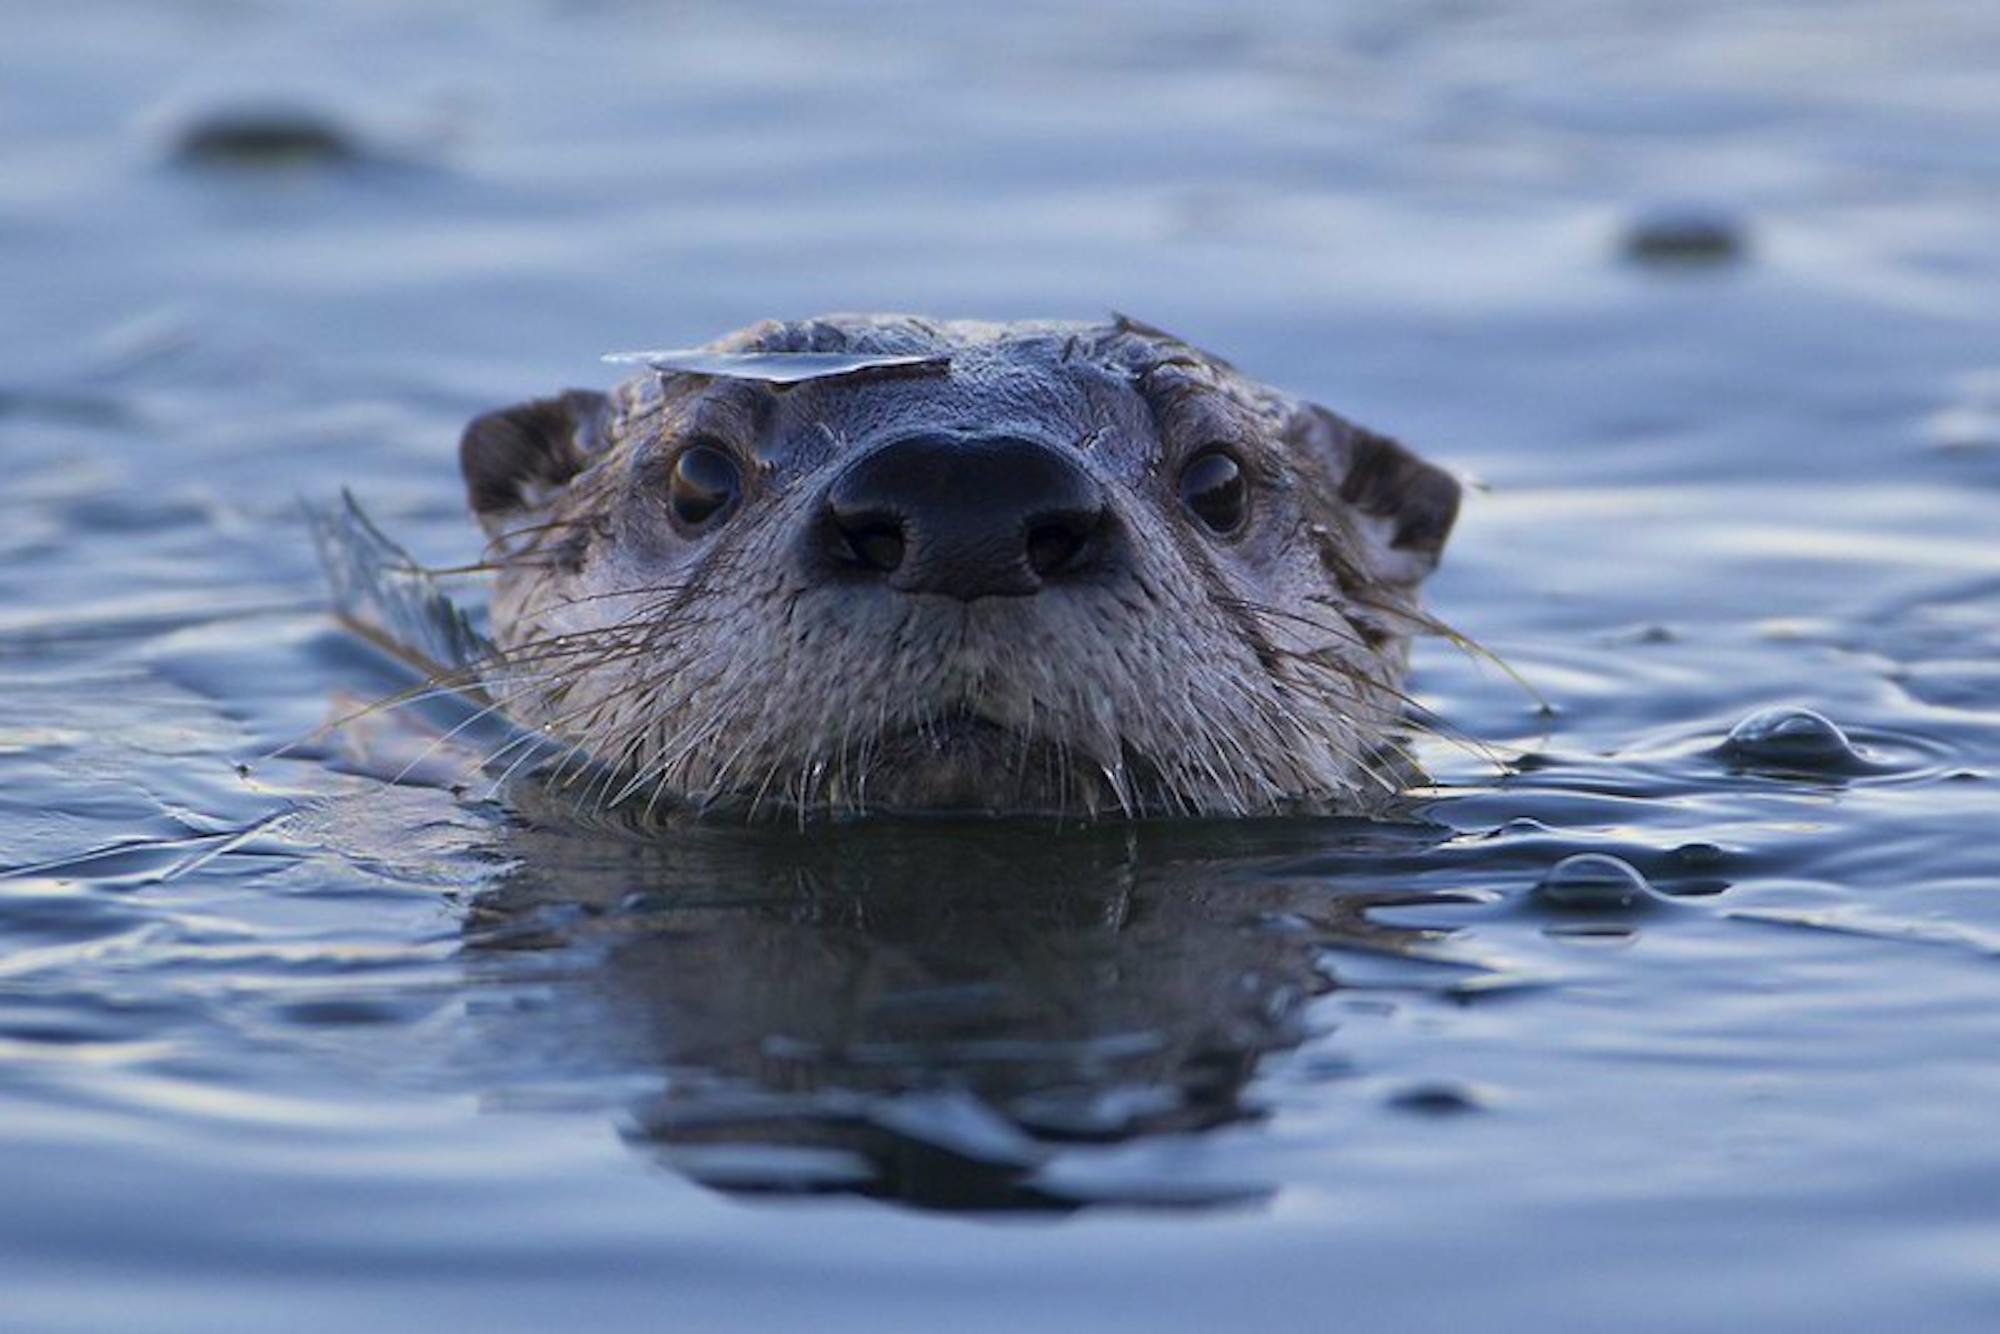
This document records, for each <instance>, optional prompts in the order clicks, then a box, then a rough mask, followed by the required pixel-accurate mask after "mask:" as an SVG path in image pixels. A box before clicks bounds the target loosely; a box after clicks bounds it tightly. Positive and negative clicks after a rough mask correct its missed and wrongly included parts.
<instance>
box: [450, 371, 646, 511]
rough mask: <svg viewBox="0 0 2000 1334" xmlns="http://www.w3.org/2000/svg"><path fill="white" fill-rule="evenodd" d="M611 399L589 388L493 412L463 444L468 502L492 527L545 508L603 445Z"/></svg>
mask: <svg viewBox="0 0 2000 1334" xmlns="http://www.w3.org/2000/svg"><path fill="white" fill-rule="evenodd" d="M609 420H610V400H609V399H608V398H607V397H606V396H605V395H603V394H599V393H594V392H592V391H590V390H586V389H571V390H569V391H567V392H566V393H564V394H562V395H561V396H559V397H557V398H538V399H535V400H533V401H531V402H527V403H520V404H516V405H515V406H514V407H511V408H502V409H500V410H499V411H498V412H488V413H486V414H484V415H482V416H479V417H475V418H473V419H472V423H471V424H470V425H468V426H467V427H466V428H465V434H464V435H463V436H461V437H460V438H459V442H458V467H459V471H460V472H462V473H464V474H465V493H466V499H467V501H468V502H469V503H470V504H471V506H472V512H473V513H474V514H475V515H477V516H478V518H479V522H480V523H481V524H482V525H484V526H485V528H486V530H487V532H489V533H497V532H498V531H499V530H501V529H502V528H506V527H512V526H516V525H518V524H519V523H520V521H521V519H522V517H523V516H524V515H530V514H533V513H535V512H536V511H539V510H544V509H546V508H548V506H549V505H550V504H551V503H552V502H553V501H554V500H555V498H556V496H557V495H558V494H560V493H561V491H562V488H563V487H565V486H567V485H568V484H569V481H570V479H571V478H572V477H575V476H576V475H577V474H578V473H580V472H582V471H583V469H584V468H585V466H586V465H588V464H589V462H590V459H591V456H592V455H594V454H596V453H597V452H599V451H600V450H602V449H603V448H604V442H605V437H606V434H607V427H608V423H609Z"/></svg>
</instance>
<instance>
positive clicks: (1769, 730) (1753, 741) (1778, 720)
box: [1722, 706, 1860, 768]
mask: <svg viewBox="0 0 2000 1334" xmlns="http://www.w3.org/2000/svg"><path fill="white" fill-rule="evenodd" d="M1722 749H1723V753H1725V754H1727V755H1730V756H1732V757H1734V758H1737V759H1742V760H1750V761H1753V762H1757V763H1762V764H1783V765H1789V766H1793V767H1805V768H1840V767H1844V766H1846V765H1849V764H1852V763H1855V762H1857V761H1858V760H1859V759H1860V756H1859V754H1857V753H1856V751H1855V749H1854V743H1853V742H1851V741H1849V740H1848V739H1847V734H1846V733H1845V732H1843V731H1841V730H1840V728H1839V726H1838V725H1836V724H1835V723H1834V722H1833V721H1832V720H1831V719H1829V718H1827V717H1826V716H1825V715H1824V714H1819V713H1815V712H1813V711H1812V710H1811V709H1800V708H1792V707H1789V706H1781V707H1779V708H1773V709H1764V710H1761V711H1760V712H1757V713H1753V714H1751V715H1750V716H1749V717H1748V718H1745V719H1744V720H1743V721H1742V722H1740V723H1738V724H1736V726H1735V727H1733V728H1731V729H1730V732H1729V736H1728V738H1727V739H1726V740H1725V741H1724V742H1723V743H1722Z"/></svg>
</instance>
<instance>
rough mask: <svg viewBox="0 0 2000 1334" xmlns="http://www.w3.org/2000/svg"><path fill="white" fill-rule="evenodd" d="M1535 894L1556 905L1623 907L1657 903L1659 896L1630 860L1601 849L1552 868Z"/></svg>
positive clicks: (1592, 908)
mask: <svg viewBox="0 0 2000 1334" xmlns="http://www.w3.org/2000/svg"><path fill="white" fill-rule="evenodd" d="M1535 897H1536V898H1538V899H1540V900H1541V901H1542V902H1543V903H1545V904H1548V905H1549V906H1550V907H1553V908H1565V909H1572V910H1574V909H1585V910H1603V909H1622V908H1636V907H1640V906H1641V905H1644V904H1647V903H1652V902H1656V901H1657V900H1658V898H1659V896H1658V895H1657V894H1656V893H1654V891H1653V887H1652V886H1651V885H1648V884H1647V883H1646V877H1645V876H1643V875H1640V874H1639V872H1638V871H1637V870H1635V869H1634V868H1633V866H1632V864H1631V863H1630V862H1627V861H1624V860H1622V859H1620V858H1617V857H1610V856H1606V855H1605V854H1604V853H1601V852H1580V853H1578V854H1577V855H1576V856H1574V857H1565V858H1563V859H1562V860H1561V861H1559V862H1557V863H1556V864H1555V865H1554V866H1552V867H1550V868H1549V873H1548V874H1547V875H1546V876H1544V877H1542V882H1541V883H1540V884H1539V885H1536V886H1535Z"/></svg>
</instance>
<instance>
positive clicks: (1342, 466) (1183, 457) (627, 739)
mask: <svg viewBox="0 0 2000 1334" xmlns="http://www.w3.org/2000/svg"><path fill="white" fill-rule="evenodd" d="M659 364H660V366H661V367H662V368H661V369H658V370H653V371H649V372H648V373H646V374H642V375H640V376H638V377H637V378H635V379H632V380H630V381H628V382H627V383H625V384H623V385H621V386H619V387H618V388H617V389H615V390H614V391H613V392H612V393H610V394H609V395H601V394H594V393H586V392H580V391H572V392H570V393H568V394H565V395H563V396H561V397H560V398H553V399H543V400H537V401H535V402H532V403H528V404H524V405H522V406H519V407H515V408H511V409H508V410H505V411H502V412H497V413H491V414H488V415H486V416H484V417H481V418H479V419H478V420H476V421H474V422H473V423H472V425H471V426H470V427H469V428H467V431H466V434H465V438H464V441H463V444H462V448H461V457H462V462H463V466H464V471H465V476H466V481H467V484H468V488H469V492H470V498H471V503H472V507H473V509H474V511H475V512H476V513H477V515H478V517H479V519H480V521H481V522H482V524H484V526H485V528H486V530H487V532H488V534H489V536H490V537H491V539H492V544H493V549H494V551H495V553H496V559H497V561H498V562H499V565H500V573H499V577H498V584H497V587H496V590H495V596H494V602H493V610H492V616H493V628H494V636H495V639H496V641H497V643H498V645H499V648H500V653H501V661H500V662H499V663H498V664H497V665H496V670H495V672H494V673H493V679H492V690H493V693H494V695H495V696H496V699H497V700H498V702H499V703H501V704H502V705H504V706H505V707H507V708H508V709H509V710H511V711H512V712H513V713H514V714H515V716H516V717H518V718H520V719H522V720H523V721H524V722H526V723H528V724H529V725H531V726H533V727H536V728H538V729H541V730H543V731H544V732H546V733H548V734H550V735H551V736H552V737H553V738H555V739H556V740H557V741H558V742H559V743H561V744H563V745H566V746H573V747H574V748H575V750H576V752H577V753H579V754H587V755H588V756H589V757H590V758H591V759H592V761H593V762H594V766H595V767H594V770H593V772H594V773H595V774H597V775H598V780H597V781H599V782H600V783H601V784H602V786H601V787H599V788H598V789H597V791H598V792H599V793H600V795H603V796H609V797H627V796H639V797H643V798H644V799H645V800H646V801H647V802H648V803H656V802H663V801H664V802H667V803H669V804H672V805H676V806H679V805H687V804H694V805H698V806H702V807H712V806H714V805H716V804H717V803H723V804H726V805H730V806H734V805H737V804H741V805H743V806H745V807H747V808H750V809H756V808H759V807H761V806H764V805H767V804H768V805H771V806H783V807H789V808H793V809H795V810H799V811H802V812H808V813H812V812H819V813H840V812H858V811H870V810H982V811H996V812H1000V811H1008V812H1025V811H1033V812H1066V813H1071V814H1083V815H1094V814H1119V813H1123V814H1140V813H1211V814H1248V813H1254V812H1265V811H1275V810H1283V809H1298V808H1301V807H1303V808H1314V809H1337V810H1354V809H1359V808H1365V807H1367V806H1369V805H1371V804H1372V800H1373V795H1372V794H1379V793H1380V792H1382V791H1383V790H1385V789H1386V788H1389V787H1392V786H1393V784H1392V783H1390V782H1389V781H1388V779H1387V777H1386V775H1387V774H1388V773H1389V772H1390V769H1389V767H1388V766H1387V765H1386V764H1385V763H1384V751H1383V743H1384V740H1385V737H1386V736H1387V735H1388V733H1389V732H1390V731H1391V730H1392V729H1393V728H1394V727H1395V726H1396V724H1397V720H1398V718H1399V716H1400V712H1401V710H1400V708H1399V703H1400V701H1401V699H1402V696H1401V694H1400V690H1399V687H1400V683H1401V678H1402V675H1403V671H1404V667H1405V664H1406V661H1407V653H1408V635H1409V632H1410V630H1411V629H1412V628H1413V626H1414V625H1415V624H1416V623H1417V619H1418V613H1417V598H1416V590H1417V586H1418V584H1419V583H1420V581H1421V580H1422V579H1423V578H1424V576H1425V575H1426V574H1428V573H1429V572H1430V571H1431V569H1432V568H1433V567H1434V566H1435V565H1436V563H1437V560H1438V554H1439V551H1440V550H1441V548H1442V547H1443V545H1444V541H1445V537H1446V535H1447V534H1448V533H1449V531H1450V529H1451V525H1452V520H1453V518H1454V516H1455V514H1456V511H1457V506H1458V486H1457V483H1456V482H1454V481H1453V480H1452V478H1451V477H1450V476H1449V475H1448V474H1446V473H1444V472H1442V471H1440V470H1438V469H1437V468H1434V467H1432V466H1431V465H1429V464H1427V463H1424V462H1423V461H1422V460H1420V459H1418V458H1417V457H1416V456H1415V455H1413V454H1411V453H1410V452H1409V451H1408V450H1406V449H1405V448H1403V447H1402V446H1401V445H1399V444H1397V443H1395V442H1394V441H1392V440H1389V439H1387V438H1385V437H1383V436H1380V435H1376V434H1374V433H1372V432H1369V431H1366V430H1363V429H1361V428H1360V427H1357V426H1354V425H1352V424H1350V423H1348V422H1346V421H1344V420H1342V419H1341V418H1339V417H1337V416H1335V415H1334V414H1333V413H1331V412H1328V411H1326V410H1325V409H1323V408H1319V407H1316V406H1314V405H1312V404H1309V403H1304V402H1300V401H1298V400H1296V399H1293V398H1290V397H1287V396H1286V395H1284V394H1281V393H1279V392H1277V391H1275V390H1272V389H1270V388H1267V387H1265V386H1263V385H1260V384H1257V383H1255V382H1253V381H1251V380H1249V379H1247V378H1245V377H1244V376H1242V375H1240V374H1238V373H1237V372H1236V371H1235V370H1233V369H1232V368H1231V367H1229V366H1228V365H1227V364H1226V363H1224V362H1222V361H1220V360H1218V359H1216V358H1215V357H1212V356H1209V355H1207V354H1205V353H1203V352H1200V351H1197V350H1196V349H1194V348H1192V347H1190V346H1188V345H1187V344H1185V343H1182V342H1180V341H1179V340H1177V339H1174V338H1172V337H1170V336H1168V335H1166V334H1163V333H1161V332H1159V331H1158V330H1155V329H1151V328H1148V327H1146V326H1143V325H1140V324H1137V323H1135V322H1133V321H1130V320H1123V319H1120V320H1116V321H1114V322H1112V323H1109V324H1103V325H1071V324H1050V323H1022V324H981V323H959V322H953V323H939V322H932V321H926V320H919V319H913V318H904V317H880V316H868V317H855V316H847V317H833V318H827V319H819V320H809V321H803V322H797V323H782V324H779V323H771V324H762V325H757V326H753V327H752V328H750V329H747V330H744V331H742V332H740V333H737V334H735V335H732V336H730V337H729V338H726V339H724V340H721V341H720V342H718V343H716V344H714V345H712V346H711V347H710V348H709V349H706V350H705V351H704V352H703V353H702V354H699V355H694V356H686V357H677V358H675V357H670V358H665V359H664V360H662V361H661V362H660V363H659ZM829 366H831V368H832V369H831V373H821V374H812V373H810V372H811V371H813V370H820V371H826V370H827V368H828V367H829ZM802 367H803V368H804V369H801V368H802Z"/></svg>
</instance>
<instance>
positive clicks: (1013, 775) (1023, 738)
mask: <svg viewBox="0 0 2000 1334" xmlns="http://www.w3.org/2000/svg"><path fill="white" fill-rule="evenodd" d="M851 768H852V773H851V775H843V776H837V777H848V778H849V779H850V781H849V782H848V783H847V784H846V785H845V786H846V787H847V789H848V790H846V791H844V792H840V791H836V792H831V793H829V795H832V796H834V797H835V800H834V802H833V804H834V805H836V806H842V805H852V806H855V807H857V808H866V809H868V810H873V811H883V812H899V813H904V814H919V813H923V812H949V813H960V814H962V813H970V812H985V813H990V814H995V815H1027V814H1056V813H1059V812H1061V811H1063V810H1076V809H1078V808H1079V807H1081V808H1085V809H1093V810H1094V809H1096V807H1097V805H1098V795H1099V793H1098V789H1099V788H1101V787H1102V786H1103V784H1104V780H1103V778H1102V777H1101V776H1100V775H1099V774H1098V771H1097V766H1096V764H1095V762H1094V761H1092V760H1091V759H1090V758H1089V757H1088V756H1084V755H1080V754H1078V753H1077V752H1076V750H1075V749H1074V748H1073V747H1070V746H1067V745H1063V744H1061V743H1058V742H1056V741H1054V740H1052V739H1049V738H1047V737H1042V736H1037V735H1035V734H1033V733H1030V732H1024V731H1022V730H1021V729H1019V728H1016V727H1010V726H1007V725H1006V724H1003V723H1000V722H996V721H995V720H993V719H991V718H987V717H983V716H981V715H979V714H976V713H971V712H965V713H958V714H952V715H948V716H946V717H942V718H935V719H927V720H925V721H922V722H919V723H914V724H907V725H903V726H899V727H893V728H890V729H888V730H886V731H884V732H882V733H880V734H878V735H877V736H875V737H874V738H872V739H871V740H869V741H868V742H867V743H865V744H864V745H862V746H859V747H857V748H856V751H855V754H854V763H853V764H852V765H851ZM843 798H844V799H843Z"/></svg>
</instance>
